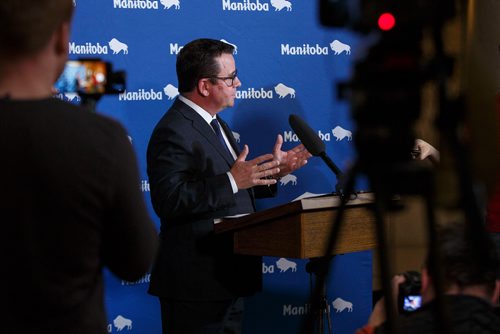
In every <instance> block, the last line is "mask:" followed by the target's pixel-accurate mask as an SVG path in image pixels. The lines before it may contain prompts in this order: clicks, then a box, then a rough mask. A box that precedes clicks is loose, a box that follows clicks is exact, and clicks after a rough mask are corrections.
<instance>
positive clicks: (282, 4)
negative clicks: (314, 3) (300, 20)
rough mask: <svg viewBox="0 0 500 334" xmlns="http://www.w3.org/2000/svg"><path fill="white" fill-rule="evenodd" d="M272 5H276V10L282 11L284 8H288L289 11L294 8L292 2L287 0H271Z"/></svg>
mask: <svg viewBox="0 0 500 334" xmlns="http://www.w3.org/2000/svg"><path fill="white" fill-rule="evenodd" d="M271 6H273V7H274V11H280V10H282V9H283V8H286V11H287V12H289V11H291V10H292V3H291V2H290V1H287V0H271Z"/></svg>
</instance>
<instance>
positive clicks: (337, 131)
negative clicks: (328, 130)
mask: <svg viewBox="0 0 500 334" xmlns="http://www.w3.org/2000/svg"><path fill="white" fill-rule="evenodd" d="M332 133H333V136H334V137H335V140H336V141H340V140H342V139H344V138H347V140H348V141H351V140H352V132H351V131H349V130H346V129H344V128H342V127H340V126H336V127H335V128H334V129H333V130H332Z"/></svg>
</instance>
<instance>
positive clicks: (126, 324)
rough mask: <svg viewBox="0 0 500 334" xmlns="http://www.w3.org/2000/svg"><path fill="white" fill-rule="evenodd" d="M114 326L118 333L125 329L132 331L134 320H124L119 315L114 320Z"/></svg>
mask: <svg viewBox="0 0 500 334" xmlns="http://www.w3.org/2000/svg"><path fill="white" fill-rule="evenodd" d="M113 325H115V327H116V330H117V331H118V332H120V331H122V330H123V329H124V328H127V329H128V330H131V329H132V320H130V319H127V318H124V317H122V316H121V315H119V316H117V317H116V318H115V319H114V320H113Z"/></svg>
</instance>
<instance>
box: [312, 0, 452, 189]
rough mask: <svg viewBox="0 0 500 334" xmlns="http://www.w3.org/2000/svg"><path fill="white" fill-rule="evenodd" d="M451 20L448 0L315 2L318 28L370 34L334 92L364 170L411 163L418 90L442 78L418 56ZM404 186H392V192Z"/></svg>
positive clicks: (450, 1)
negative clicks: (348, 116)
mask: <svg viewBox="0 0 500 334" xmlns="http://www.w3.org/2000/svg"><path fill="white" fill-rule="evenodd" d="M453 15H454V1H453V0H442V1H435V0H418V1H401V0H320V5H319V18H320V23H321V24H322V25H324V26H328V27H344V28H348V29H351V30H354V31H357V32H361V33H363V34H370V41H371V42H372V43H373V44H371V47H370V48H369V49H368V52H367V55H366V56H365V57H364V58H363V59H360V60H359V61H357V63H355V64H354V71H353V76H352V78H351V79H350V81H349V82H346V83H340V84H339V85H338V87H337V88H338V89H337V91H338V95H339V97H340V98H346V99H349V100H350V102H351V113H352V116H353V119H354V121H355V122H356V123H357V131H356V135H355V136H354V138H355V139H354V143H355V145H356V148H357V151H358V153H359V161H360V165H361V166H362V167H363V168H364V171H367V170H368V171H371V170H372V168H373V170H375V168H378V169H380V168H381V169H384V167H383V166H387V165H392V166H396V165H401V164H405V163H406V162H409V161H411V160H412V155H411V151H412V148H413V147H414V142H415V134H414V130H415V129H414V126H415V123H416V121H417V120H418V118H419V117H420V113H421V105H422V103H421V95H422V87H423V85H424V83H425V82H426V81H428V80H431V79H433V78H435V77H436V76H441V77H444V75H442V74H443V72H442V70H441V68H438V67H437V66H434V64H435V63H438V62H439V64H440V65H441V64H442V63H441V62H440V61H441V60H442V58H440V59H439V60H438V61H436V62H433V59H427V58H426V57H424V55H423V51H422V41H423V37H424V32H425V31H429V32H430V35H431V36H433V34H437V30H439V29H438V28H439V27H440V24H442V23H443V22H444V21H445V20H447V19H448V18H451V17H453ZM437 51H440V50H437ZM436 57H437V56H436ZM381 166H382V167H381ZM403 184H404V183H401V182H400V181H399V180H397V179H395V181H394V186H395V188H398V187H400V186H401V185H403ZM396 191H399V190H396Z"/></svg>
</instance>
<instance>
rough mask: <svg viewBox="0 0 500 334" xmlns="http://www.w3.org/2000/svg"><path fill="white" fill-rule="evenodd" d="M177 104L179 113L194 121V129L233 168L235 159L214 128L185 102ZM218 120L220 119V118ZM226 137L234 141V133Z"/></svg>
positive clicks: (178, 101)
mask: <svg viewBox="0 0 500 334" xmlns="http://www.w3.org/2000/svg"><path fill="white" fill-rule="evenodd" d="M175 103H176V104H178V106H176V107H178V110H179V112H181V113H182V114H183V115H184V117H186V118H187V119H190V120H191V121H192V124H193V128H194V129H195V130H196V131H198V132H199V133H200V134H201V135H202V136H203V137H205V138H206V140H207V142H208V144H209V145H212V146H213V147H214V148H215V149H216V150H217V152H219V154H220V155H221V156H222V157H223V158H224V160H225V161H226V162H227V163H228V165H229V166H232V165H233V164H234V159H233V157H232V156H230V154H229V153H228V152H227V151H226V149H225V148H224V147H222V145H221V143H220V142H219V139H218V138H217V135H216V134H215V132H214V130H213V129H212V127H211V126H210V125H209V124H207V122H205V120H204V119H203V117H201V116H200V115H198V113H197V112H196V111H194V110H193V109H192V108H191V107H190V106H188V105H187V104H185V103H184V102H182V101H180V100H176V102H175ZM218 119H220V118H218ZM224 126H225V127H226V128H227V125H226V124H224ZM224 126H223V129H224V131H226V128H224ZM229 132H230V131H229ZM226 136H228V138H230V139H229V141H234V138H233V136H232V133H231V136H229V135H228V132H227V131H226ZM231 145H233V144H232V143H231ZM233 147H234V146H233Z"/></svg>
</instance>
